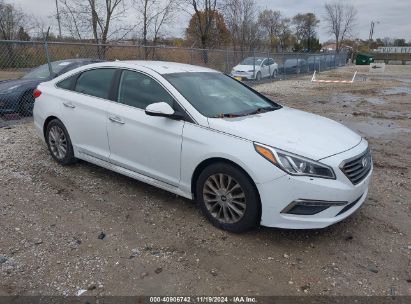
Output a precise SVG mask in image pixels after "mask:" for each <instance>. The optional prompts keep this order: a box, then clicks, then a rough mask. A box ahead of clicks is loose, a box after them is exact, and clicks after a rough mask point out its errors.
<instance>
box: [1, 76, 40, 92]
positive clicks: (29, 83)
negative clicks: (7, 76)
mask: <svg viewBox="0 0 411 304" xmlns="http://www.w3.org/2000/svg"><path fill="white" fill-rule="evenodd" d="M40 82H41V80H38V79H12V80H4V81H0V92H1V91H5V90H7V89H9V88H11V87H14V86H17V85H18V86H23V87H24V88H31V87H32V88H33V89H34V88H35V87H36V86H37V85H38V84H39V83H40Z"/></svg>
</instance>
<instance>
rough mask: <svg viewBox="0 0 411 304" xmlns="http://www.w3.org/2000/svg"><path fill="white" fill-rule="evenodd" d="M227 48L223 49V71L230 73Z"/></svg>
mask: <svg viewBox="0 0 411 304" xmlns="http://www.w3.org/2000/svg"><path fill="white" fill-rule="evenodd" d="M228 56H229V55H228V48H226V50H225V73H226V74H229V73H230V68H229V58H228Z"/></svg>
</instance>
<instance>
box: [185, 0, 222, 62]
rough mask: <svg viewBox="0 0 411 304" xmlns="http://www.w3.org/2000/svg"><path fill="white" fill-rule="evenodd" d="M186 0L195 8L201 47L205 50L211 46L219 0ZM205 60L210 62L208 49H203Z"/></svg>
mask: <svg viewBox="0 0 411 304" xmlns="http://www.w3.org/2000/svg"><path fill="white" fill-rule="evenodd" d="M184 2H185V3H186V4H187V5H189V6H190V7H191V8H192V9H193V10H194V15H195V18H196V23H197V25H196V28H197V32H198V36H199V38H200V42H201V45H200V47H201V48H202V49H204V50H205V49H207V48H208V47H209V44H208V42H209V40H210V33H211V30H212V26H213V22H214V18H215V16H216V13H215V12H216V10H217V0H185V1H184ZM203 61H204V63H208V52H207V51H206V50H205V51H203Z"/></svg>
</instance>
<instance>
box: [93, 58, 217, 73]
mask: <svg viewBox="0 0 411 304" xmlns="http://www.w3.org/2000/svg"><path fill="white" fill-rule="evenodd" d="M93 66H94V67H99V66H106V67H107V66H113V67H126V68H136V67H145V68H148V69H151V70H153V71H155V72H157V73H159V74H172V73H195V72H208V73H220V72H218V71H216V70H213V69H209V68H205V67H201V66H196V65H191V64H185V63H178V62H168V61H151V60H122V61H111V62H103V63H97V64H93Z"/></svg>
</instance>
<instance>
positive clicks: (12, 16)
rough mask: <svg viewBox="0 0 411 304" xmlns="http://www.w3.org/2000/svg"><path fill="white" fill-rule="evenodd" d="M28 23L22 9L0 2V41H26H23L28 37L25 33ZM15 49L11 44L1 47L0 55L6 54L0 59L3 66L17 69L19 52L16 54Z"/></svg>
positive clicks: (0, 0) (1, 0)
mask: <svg viewBox="0 0 411 304" xmlns="http://www.w3.org/2000/svg"><path fill="white" fill-rule="evenodd" d="M26 22H27V16H26V15H25V14H24V13H23V11H22V10H21V9H19V8H17V7H16V6H14V5H13V4H10V3H6V2H5V1H3V0H0V39H2V40H17V39H22V40H26V39H23V38H27V37H28V35H27V33H26V32H25V26H26ZM24 34H25V35H24ZM23 36H26V37H23ZM14 48H15V46H14V45H13V44H11V43H7V44H5V45H3V46H0V53H1V54H3V52H4V53H5V55H2V56H1V58H0V61H1V62H2V64H5V65H7V66H11V67H15V66H16V65H17V64H18V62H19V58H18V54H17V53H18V52H14ZM3 49H4V50H3ZM3 56H4V57H3Z"/></svg>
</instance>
